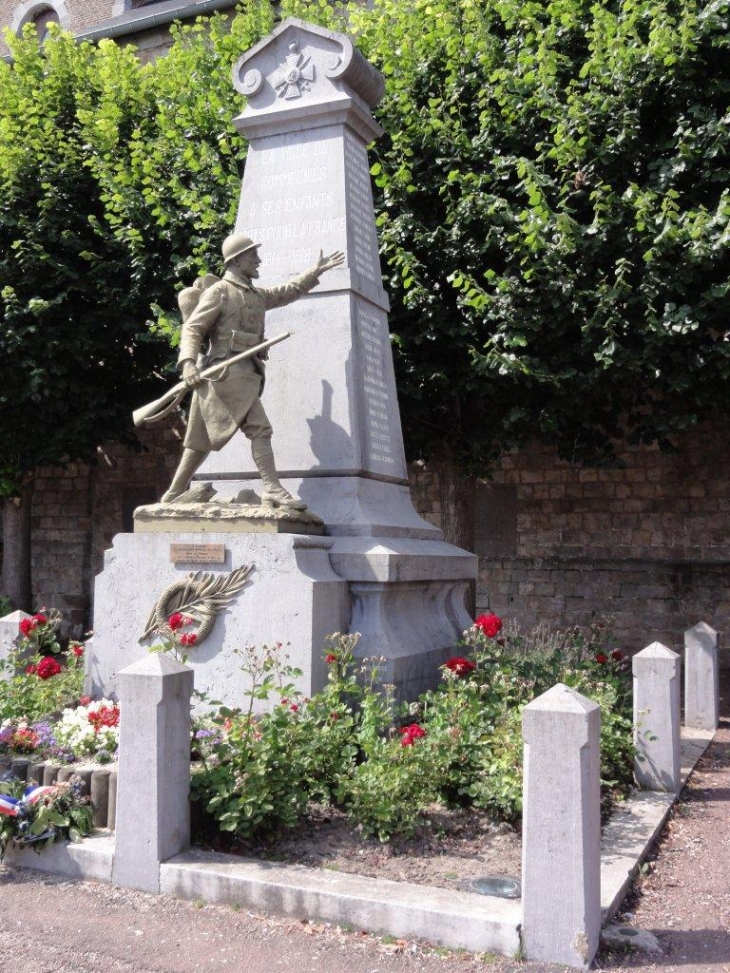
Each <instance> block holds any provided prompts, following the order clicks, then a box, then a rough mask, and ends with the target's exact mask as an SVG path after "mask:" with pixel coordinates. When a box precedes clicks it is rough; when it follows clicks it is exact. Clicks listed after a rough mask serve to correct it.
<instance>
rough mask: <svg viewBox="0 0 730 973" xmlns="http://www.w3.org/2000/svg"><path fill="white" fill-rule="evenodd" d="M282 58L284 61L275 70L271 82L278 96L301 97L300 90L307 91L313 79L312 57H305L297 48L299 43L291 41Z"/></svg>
mask: <svg viewBox="0 0 730 973" xmlns="http://www.w3.org/2000/svg"><path fill="white" fill-rule="evenodd" d="M284 60H285V62H286V63H285V64H282V65H281V67H280V68H279V70H278V71H277V72H276V74H275V75H274V77H273V78H272V84H273V85H274V88H275V89H276V90H277V91H278V92H279V97H280V98H301V97H302V92H303V91H309V88H310V83H311V82H312V81H314V65H313V64H312V63H311V60H312V59H311V58H310V57H309V55H307V56H306V57H305V56H304V54H302V53H301V52H300V50H299V44H298V43H297V42H296V41H292V42H291V44H290V45H289V53H288V54H287V56H286V57H285V58H284Z"/></svg>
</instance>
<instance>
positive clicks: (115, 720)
mask: <svg viewBox="0 0 730 973" xmlns="http://www.w3.org/2000/svg"><path fill="white" fill-rule="evenodd" d="M53 732H54V736H55V738H56V744H57V745H58V746H59V747H62V748H66V749H68V750H70V751H71V752H72V753H73V754H74V755H75V756H76V757H93V758H96V759H97V760H98V759H100V758H101V760H102V761H103V760H109V759H111V757H112V755H113V754H114V753H115V751H116V750H117V747H118V746H119V704H118V703H115V702H114V701H113V700H111V699H99V700H96V701H95V702H93V701H89V702H88V704H87V705H86V706H84V705H79V706H77V707H75V708H74V709H65V710H64V711H63V713H62V714H61V719H60V720H59V721H58V723H56V724H55V726H54V728H53Z"/></svg>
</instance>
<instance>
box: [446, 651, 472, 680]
mask: <svg viewBox="0 0 730 973" xmlns="http://www.w3.org/2000/svg"><path fill="white" fill-rule="evenodd" d="M444 666H445V668H446V669H449V670H450V671H451V672H453V673H454V675H455V676H468V675H469V673H470V672H472V671H473V670H474V669H476V667H477V666H476V663H475V662H472V661H471V659H465V658H464V656H463V655H455V656H454V657H453V658H452V659H447V660H446V662H444Z"/></svg>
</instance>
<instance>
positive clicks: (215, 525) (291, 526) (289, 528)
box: [134, 501, 324, 534]
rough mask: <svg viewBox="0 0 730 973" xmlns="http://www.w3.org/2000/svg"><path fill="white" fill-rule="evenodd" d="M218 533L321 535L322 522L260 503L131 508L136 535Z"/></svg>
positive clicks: (307, 512)
mask: <svg viewBox="0 0 730 973" xmlns="http://www.w3.org/2000/svg"><path fill="white" fill-rule="evenodd" d="M188 531H189V532H191V533H193V532H194V533H202V534H210V533H220V532H221V531H225V532H226V533H231V534H240V533H242V534H324V523H323V521H322V518H321V517H317V515H316V514H313V513H312V512H311V511H310V510H294V509H292V508H290V507H269V506H264V505H262V504H259V503H233V502H229V503H226V502H216V501H209V502H206V503H181V502H180V501H176V502H174V503H153V504H149V505H148V506H146V507H137V509H136V510H135V511H134V532H135V534H142V533H145V534H172V533H175V534H179V533H182V532H188Z"/></svg>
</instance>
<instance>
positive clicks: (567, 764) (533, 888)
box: [522, 683, 601, 968]
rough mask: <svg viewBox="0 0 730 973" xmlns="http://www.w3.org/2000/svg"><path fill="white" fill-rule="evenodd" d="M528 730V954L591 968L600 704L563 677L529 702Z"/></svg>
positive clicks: (595, 928) (596, 898)
mask: <svg viewBox="0 0 730 973" xmlns="http://www.w3.org/2000/svg"><path fill="white" fill-rule="evenodd" d="M522 734H523V739H524V742H525V762H524V768H525V769H524V798H523V814H522V909H523V917H522V936H523V943H524V948H525V956H526V958H527V959H529V960H539V961H542V962H546V963H563V964H566V965H568V966H574V967H580V968H587V967H588V966H589V965H590V963H591V960H592V959H593V956H594V954H595V952H596V950H597V949H598V941H599V938H600V932H601V793H600V734H601V711H600V708H599V707H598V705H597V704H596V703H594V702H592V701H591V700H590V699H586V697H585V696H581V695H580V693H577V692H575V690H573V689H569V688H568V687H567V686H564V685H563V684H562V683H559V684H558V685H557V686H554V687H553V688H552V689H550V690H548V692H546V693H544V694H543V695H542V696H540V697H538V698H537V699H535V700H533V701H532V702H531V703H529V704H528V705H527V706H526V707H525V709H524V712H523V716H522Z"/></svg>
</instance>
